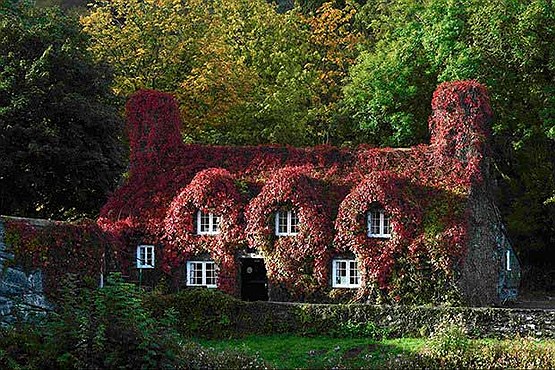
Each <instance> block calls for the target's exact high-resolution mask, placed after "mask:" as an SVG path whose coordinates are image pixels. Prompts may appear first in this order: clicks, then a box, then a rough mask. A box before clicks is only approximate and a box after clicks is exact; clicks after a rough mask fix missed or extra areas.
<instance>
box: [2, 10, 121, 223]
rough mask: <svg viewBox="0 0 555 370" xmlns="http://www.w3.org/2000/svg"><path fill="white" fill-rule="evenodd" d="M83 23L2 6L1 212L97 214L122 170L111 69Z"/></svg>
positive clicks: (59, 15) (53, 12)
mask: <svg viewBox="0 0 555 370" xmlns="http://www.w3.org/2000/svg"><path fill="white" fill-rule="evenodd" d="M87 44H88V39H87V37H86V36H85V35H84V34H83V33H82V32H81V29H80V26H79V23H78V22H77V21H76V20H75V19H74V18H71V17H69V16H66V15H64V14H63V13H62V12H61V11H60V10H59V9H55V8H50V9H39V8H35V7H34V6H32V5H30V4H29V3H28V2H26V1H22V2H18V3H16V5H10V2H8V3H6V2H3V3H2V5H0V208H1V209H2V213H4V214H12V215H24V216H27V217H44V218H50V217H57V218H67V217H75V216H77V215H86V214H88V215H94V214H95V213H96V212H97V211H98V209H99V208H100V206H101V205H102V203H103V202H104V197H105V196H106V193H107V192H108V191H111V190H112V189H113V188H114V186H115V185H116V180H117V178H118V177H119V174H120V172H121V171H122V168H123V167H122V155H121V154H122V150H121V144H120V142H119V141H118V136H119V134H120V130H121V120H120V118H119V116H118V115H117V112H116V110H115V109H114V108H113V106H112V105H111V103H112V102H113V96H112V94H111V92H110V89H109V86H110V83H111V80H110V73H109V69H108V67H107V66H106V65H104V64H99V63H96V62H93V60H92V57H91V54H90V53H89V52H88V51H87V50H86V47H87Z"/></svg>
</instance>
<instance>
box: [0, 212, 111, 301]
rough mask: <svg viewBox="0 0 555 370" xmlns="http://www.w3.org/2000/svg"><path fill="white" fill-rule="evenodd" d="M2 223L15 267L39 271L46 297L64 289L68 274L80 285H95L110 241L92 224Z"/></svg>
mask: <svg viewBox="0 0 555 370" xmlns="http://www.w3.org/2000/svg"><path fill="white" fill-rule="evenodd" d="M5 221H6V222H5V225H6V239H7V242H8V246H9V248H10V249H11V251H13V252H14V255H15V261H16V263H18V264H19V265H22V266H23V267H25V268H26V269H30V270H34V269H41V270H42V271H43V272H44V275H45V289H46V292H47V293H48V294H54V295H55V294H56V293H58V292H59V291H60V289H61V288H63V281H64V279H63V277H64V276H65V275H67V274H73V275H75V276H77V277H78V279H79V280H81V281H83V280H84V279H86V278H88V279H90V280H91V281H96V282H97V281H98V279H99V277H100V273H101V272H102V270H103V263H104V257H105V256H104V253H105V251H106V250H107V248H108V245H110V244H111V242H112V241H111V240H108V239H106V234H104V233H103V232H102V231H101V230H100V228H99V227H98V225H97V224H96V223H94V222H93V221H89V220H83V221H80V222H78V223H64V222H50V223H47V224H45V225H44V226H35V225H33V224H31V223H29V222H28V221H25V220H10V219H7V220H5Z"/></svg>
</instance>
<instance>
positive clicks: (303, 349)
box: [198, 334, 426, 369]
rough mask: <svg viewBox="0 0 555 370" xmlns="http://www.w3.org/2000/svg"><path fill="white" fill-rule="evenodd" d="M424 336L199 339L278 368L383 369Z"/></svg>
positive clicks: (418, 344) (416, 348)
mask: <svg viewBox="0 0 555 370" xmlns="http://www.w3.org/2000/svg"><path fill="white" fill-rule="evenodd" d="M425 342H426V341H425V340H424V339H391V340H383V341H375V340H371V339H363V338H353V339H350V338H330V337H299V336H294V335H290V334H281V335H271V336H251V337H247V338H243V339H228V340H198V343H199V344H201V345H202V346H205V347H211V348H214V349H215V350H226V349H236V350H241V351H244V352H246V353H249V354H257V353H258V354H259V356H260V357H262V358H263V359H264V360H266V361H267V362H268V363H270V364H271V365H272V366H275V367H276V368H279V369H292V368H330V367H336V366H339V367H343V368H357V367H359V368H360V367H364V368H383V367H384V365H385V360H386V358H387V357H388V356H390V355H395V354H400V353H403V352H418V351H419V349H421V348H422V346H423V345H424V344H425Z"/></svg>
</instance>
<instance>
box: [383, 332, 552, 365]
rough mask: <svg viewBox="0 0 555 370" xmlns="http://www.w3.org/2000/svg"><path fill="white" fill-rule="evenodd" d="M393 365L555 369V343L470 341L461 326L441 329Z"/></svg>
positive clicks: (521, 339)
mask: <svg viewBox="0 0 555 370" xmlns="http://www.w3.org/2000/svg"><path fill="white" fill-rule="evenodd" d="M388 367H390V368H402V369H430V368H432V369H434V368H457V369H507V368H510V369H553V368H555V346H553V345H550V346H547V345H543V344H542V343H541V342H539V341H536V340H533V339H526V338H519V337H517V338H515V339H512V340H503V341H483V340H471V339H469V338H468V336H467V335H466V333H465V331H464V329H462V328H461V327H460V326H458V325H449V326H445V327H443V328H441V330H440V331H438V332H437V333H436V334H435V335H434V336H433V337H432V338H431V339H430V341H429V343H428V345H427V346H425V347H424V349H423V350H422V351H420V352H418V353H416V354H403V355H402V356H397V357H394V358H391V359H390V363H389V365H388Z"/></svg>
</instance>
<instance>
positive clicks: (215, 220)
mask: <svg viewBox="0 0 555 370" xmlns="http://www.w3.org/2000/svg"><path fill="white" fill-rule="evenodd" d="M212 216H213V217H212V232H213V233H219V232H220V219H221V217H220V216H216V215H212Z"/></svg>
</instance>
